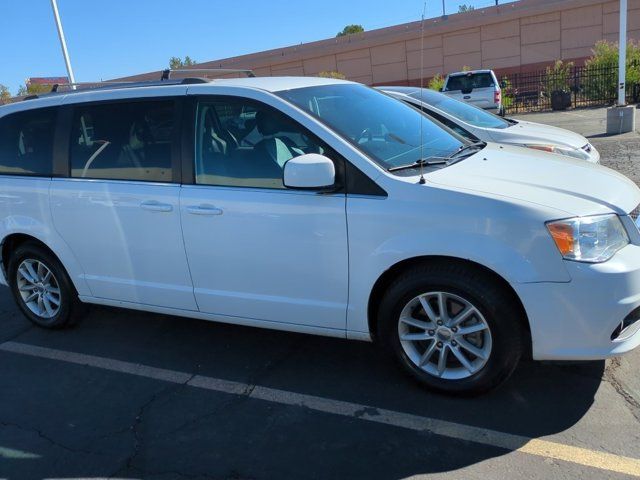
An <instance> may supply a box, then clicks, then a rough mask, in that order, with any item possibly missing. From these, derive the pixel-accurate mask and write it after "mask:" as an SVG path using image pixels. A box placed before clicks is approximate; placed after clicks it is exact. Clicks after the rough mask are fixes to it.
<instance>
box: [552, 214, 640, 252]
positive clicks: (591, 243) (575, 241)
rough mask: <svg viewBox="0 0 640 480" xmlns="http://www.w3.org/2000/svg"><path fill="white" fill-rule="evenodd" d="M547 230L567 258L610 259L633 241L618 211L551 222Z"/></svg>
mask: <svg viewBox="0 0 640 480" xmlns="http://www.w3.org/2000/svg"><path fill="white" fill-rule="evenodd" d="M547 229H548V230H549V233H550V234H551V237H552V238H553V240H554V242H555V243H556V246H557V247H558V250H560V253H561V254H562V256H563V257H564V258H565V259H567V260H575V261H578V262H588V263H598V262H606V261H607V260H609V259H610V258H611V257H613V255H614V254H615V253H616V252H617V251H618V250H620V249H621V248H623V247H625V246H626V245H628V244H629V236H628V235H627V232H626V230H625V229H624V226H623V225H622V222H621V221H620V218H618V216H617V215H615V214H611V215H597V216H593V217H576V218H569V219H567V220H558V221H554V222H548V223H547Z"/></svg>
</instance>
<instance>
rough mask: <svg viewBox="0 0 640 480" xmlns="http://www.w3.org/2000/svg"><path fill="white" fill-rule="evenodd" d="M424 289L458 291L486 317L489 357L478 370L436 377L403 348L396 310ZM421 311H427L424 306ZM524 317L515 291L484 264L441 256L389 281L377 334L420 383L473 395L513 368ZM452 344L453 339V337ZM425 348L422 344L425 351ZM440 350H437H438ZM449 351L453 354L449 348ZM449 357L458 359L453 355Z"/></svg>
mask: <svg viewBox="0 0 640 480" xmlns="http://www.w3.org/2000/svg"><path fill="white" fill-rule="evenodd" d="M427 292H445V293H448V294H451V295H453V296H457V297H460V298H462V299H464V300H466V301H468V302H470V303H471V304H472V305H473V306H474V307H475V308H476V309H477V311H479V313H480V314H481V315H482V317H484V320H485V322H486V324H488V326H489V330H490V342H491V343H490V347H488V348H489V349H490V353H489V354H488V359H487V360H486V363H485V364H484V366H482V367H481V368H480V369H479V371H477V372H475V373H473V374H470V376H468V377H466V378H461V379H445V378H439V377H437V376H435V375H434V374H433V373H428V372H427V371H425V370H424V369H423V368H420V367H419V366H418V365H417V364H416V363H414V361H412V360H411V358H410V357H409V355H408V354H407V353H406V352H405V349H404V348H403V346H402V343H401V341H400V333H399V331H398V329H399V324H400V314H401V312H402V311H403V309H404V308H405V306H407V305H408V304H410V302H411V301H413V299H416V297H418V296H420V295H423V294H426V293H427ZM423 298H425V297H423ZM427 298H428V297H427ZM445 303H446V301H445ZM448 305H451V303H448ZM419 308H421V307H418V310H417V311H419ZM422 312H423V313H424V312H425V311H424V309H423V310H422ZM405 314H406V310H405ZM478 318H479V317H478ZM524 321H526V319H524V318H523V312H522V308H521V306H520V305H519V304H518V302H517V301H516V300H515V299H514V298H513V295H512V294H510V292H508V291H505V288H504V287H503V286H502V285H500V284H499V283H498V282H496V281H495V280H494V279H493V278H491V276H489V275H487V274H486V272H484V271H483V270H482V269H480V268H475V267H473V266H469V265H466V264H462V263H458V262H446V261H442V262H435V263H431V264H425V265H421V266H417V267H414V268H411V269H410V270H408V271H406V272H404V273H403V274H401V275H400V276H399V277H398V278H396V279H395V281H393V282H392V283H391V284H390V286H389V288H388V289H387V291H386V293H385V295H384V297H383V298H382V301H381V303H380V307H379V310H378V331H377V337H378V340H379V341H380V342H381V343H382V344H383V345H384V346H385V347H386V349H387V350H388V351H389V353H391V354H392V355H393V357H394V358H395V359H396V360H397V361H398V362H399V364H400V365H401V366H402V368H404V369H405V370H406V371H407V372H409V373H410V374H411V375H412V376H413V377H414V378H416V379H417V380H418V381H419V382H420V383H421V384H422V385H425V386H427V387H428V388H429V389H431V390H434V391H438V392H441V393H447V394H457V395H477V394H480V393H483V392H486V391H488V390H491V389H493V388H496V387H497V386H499V385H501V384H502V383H504V382H505V381H506V380H507V379H508V378H509V376H510V375H511V374H512V373H513V371H514V370H515V368H516V366H517V364H518V362H519V360H520V358H521V356H522V354H523V351H524V347H525V338H526V337H525V334H524V332H525V330H524ZM405 323H406V322H405ZM440 328H441V327H440ZM430 332H433V331H432V330H430ZM443 333H447V332H443ZM483 335H484V333H483ZM436 337H437V334H436ZM436 340H437V338H436V339H434V340H427V341H426V342H425V345H427V344H428V345H431V343H430V342H434V343H436ZM448 341H449V342H450V341H451V340H449V339H447V340H445V343H447V342H448ZM427 342H428V343H427ZM405 343H406V342H405ZM453 344H454V345H457V344H456V343H455V341H454V342H453ZM467 344H468V343H467ZM434 348H435V347H434ZM457 348H458V350H460V349H461V345H458V346H457ZM427 349H428V348H427V347H426V346H425V351H426V350H427ZM440 350H442V349H441V348H439V349H438V350H436V352H437V354H439V353H440ZM449 353H451V354H453V352H452V349H450V350H449ZM445 358H446V357H445ZM451 358H454V357H453V356H452V357H451ZM431 361H432V360H429V361H428V362H427V364H425V365H428V364H429V362H431ZM453 361H454V362H459V360H457V359H454V360H453ZM478 361H479V362H482V361H483V360H482V359H480V360H478ZM460 367H462V364H460ZM425 368H431V369H433V368H436V367H435V366H431V367H425Z"/></svg>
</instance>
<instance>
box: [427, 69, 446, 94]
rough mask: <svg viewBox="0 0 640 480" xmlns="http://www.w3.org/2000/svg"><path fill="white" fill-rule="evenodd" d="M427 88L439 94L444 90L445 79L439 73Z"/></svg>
mask: <svg viewBox="0 0 640 480" xmlns="http://www.w3.org/2000/svg"><path fill="white" fill-rule="evenodd" d="M427 87H428V88H430V89H431V90H435V91H436V92H439V91H440V90H442V87H444V78H443V76H442V75H440V74H439V73H438V74H436V76H435V77H433V78H432V79H431V80H429V83H428V84H427Z"/></svg>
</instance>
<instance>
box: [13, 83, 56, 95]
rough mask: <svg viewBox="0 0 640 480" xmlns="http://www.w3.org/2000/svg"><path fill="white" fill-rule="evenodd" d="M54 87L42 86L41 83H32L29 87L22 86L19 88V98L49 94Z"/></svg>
mask: <svg viewBox="0 0 640 480" xmlns="http://www.w3.org/2000/svg"><path fill="white" fill-rule="evenodd" d="M51 87H53V85H42V84H39V83H31V84H29V85H20V88H18V96H19V97H24V96H26V95H37V94H39V93H49V92H50V91H51Z"/></svg>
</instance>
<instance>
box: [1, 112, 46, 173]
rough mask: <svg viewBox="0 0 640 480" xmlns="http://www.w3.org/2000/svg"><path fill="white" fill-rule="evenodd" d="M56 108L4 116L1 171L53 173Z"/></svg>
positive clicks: (2, 123) (2, 119) (2, 120)
mask: <svg viewBox="0 0 640 480" xmlns="http://www.w3.org/2000/svg"><path fill="white" fill-rule="evenodd" d="M55 118H56V109H55V108H40V109H37V110H28V111H25V112H17V113H12V114H10V115H7V116H6V117H2V118H0V174H3V175H6V174H14V175H41V176H51V174H52V171H53V133H54V130H55Z"/></svg>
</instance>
